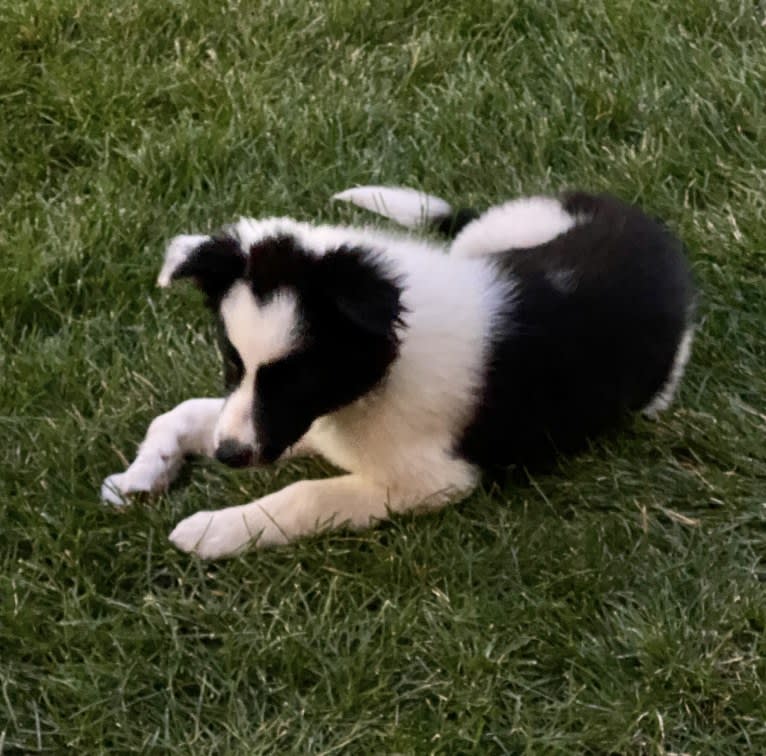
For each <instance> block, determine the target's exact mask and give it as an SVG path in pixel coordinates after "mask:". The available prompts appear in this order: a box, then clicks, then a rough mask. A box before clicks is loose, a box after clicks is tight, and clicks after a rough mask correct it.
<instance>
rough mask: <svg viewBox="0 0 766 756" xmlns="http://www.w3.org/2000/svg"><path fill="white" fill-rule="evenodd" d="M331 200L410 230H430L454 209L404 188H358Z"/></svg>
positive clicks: (429, 196) (437, 200)
mask: <svg viewBox="0 0 766 756" xmlns="http://www.w3.org/2000/svg"><path fill="white" fill-rule="evenodd" d="M332 199H334V200H340V201H341V202H351V203H352V204H354V205H358V206H359V207H363V208H364V209H365V210H370V211H371V212H373V213H377V214H378V215H382V216H384V217H385V218H390V219H391V220H392V221H395V222H396V223H398V224H399V225H400V226H406V227H407V228H418V227H420V226H429V225H431V224H432V223H433V222H434V221H438V220H439V219H441V218H447V217H449V216H450V215H451V214H452V207H451V206H450V205H449V204H448V203H447V202H445V201H444V200H443V199H440V198H439V197H434V196H433V195H432V194H425V193H424V192H419V191H417V189H408V188H406V187H403V186H357V187H354V188H353V189H346V191H344V192H338V194H334V195H333V197H332Z"/></svg>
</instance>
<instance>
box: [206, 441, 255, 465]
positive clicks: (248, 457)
mask: <svg viewBox="0 0 766 756" xmlns="http://www.w3.org/2000/svg"><path fill="white" fill-rule="evenodd" d="M215 458H216V459H217V460H218V461H219V462H223V463H224V464H225V465H228V466H229V467H247V466H248V465H251V464H252V463H253V450H252V448H251V447H249V446H247V445H246V444H241V443H239V441H234V440H233V439H230V438H227V439H225V440H224V441H221V443H220V444H218V448H217V449H216V450H215Z"/></svg>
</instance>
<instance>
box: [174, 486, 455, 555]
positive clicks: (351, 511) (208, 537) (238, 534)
mask: <svg viewBox="0 0 766 756" xmlns="http://www.w3.org/2000/svg"><path fill="white" fill-rule="evenodd" d="M444 502H445V499H444V498H443V497H442V498H440V499H439V501H438V502H437V501H436V500H434V502H433V504H434V505H439V504H441V503H444ZM416 503H418V502H416V501H415V500H414V499H413V498H412V497H406V496H404V495H401V494H396V493H395V492H393V491H391V490H389V489H387V488H386V487H385V486H381V485H379V484H376V483H373V482H371V481H368V480H367V479H365V478H363V477H361V476H360V475H344V476H341V477H337V478H329V479H327V480H302V481H299V482H298V483H293V484H292V485H289V486H287V487H286V488H283V489H282V490H281V491H277V492H276V493H273V494H269V495H268V496H264V497H263V498H261V499H258V500H257V501H254V502H252V503H250V504H245V505H244V506H239V507H228V508H227V509H220V510H218V511H217V512H207V511H203V512H197V513H196V514H193V515H192V516H191V517H187V518H186V519H185V520H182V521H181V522H180V523H179V524H178V525H177V526H176V528H175V530H174V531H173V532H172V533H171V534H170V540H171V541H172V542H173V543H174V544H175V545H176V546H177V547H178V548H179V549H181V550H182V551H187V552H190V553H194V554H197V555H198V556H200V557H202V558H203V559H220V558H223V557H231V556H235V555H236V554H239V553H241V552H242V551H244V550H246V549H247V548H249V547H251V546H256V547H258V548H263V547H266V546H277V545H280V544H285V543H288V542H289V541H292V540H294V539H296V538H298V537H300V536H304V535H309V534H311V533H316V532H319V531H322V530H327V529H335V528H339V527H342V526H344V525H346V526H349V527H352V528H355V529H360V528H366V527H369V526H370V525H371V524H373V523H374V522H375V521H376V520H384V519H386V517H387V516H388V512H389V511H402V510H404V509H408V508H410V507H411V506H413V505H414V504H416ZM428 503H431V502H428Z"/></svg>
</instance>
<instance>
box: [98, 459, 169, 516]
mask: <svg viewBox="0 0 766 756" xmlns="http://www.w3.org/2000/svg"><path fill="white" fill-rule="evenodd" d="M172 471H173V468H172V467H171V465H170V464H169V462H168V460H166V459H163V457H161V456H159V455H158V456H156V457H154V456H152V457H150V458H148V459H147V458H139V459H137V460H136V461H135V462H134V463H133V464H132V465H131V466H130V467H129V468H128V469H127V470H126V471H125V472H122V473H115V474H114V475H110V476H109V477H108V478H106V479H105V480H104V482H103V483H102V484H101V500H102V501H104V502H106V503H107V504H112V505H114V506H116V507H122V506H125V505H126V504H129V503H130V501H129V499H130V497H131V496H133V495H135V494H142V493H146V494H156V493H160V492H161V491H164V490H165V489H166V488H167V487H168V483H169V482H170V476H171V473H172Z"/></svg>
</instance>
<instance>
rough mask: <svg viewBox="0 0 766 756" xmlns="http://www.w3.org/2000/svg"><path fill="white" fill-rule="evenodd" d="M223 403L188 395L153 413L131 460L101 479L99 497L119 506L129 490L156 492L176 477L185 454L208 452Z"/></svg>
mask: <svg viewBox="0 0 766 756" xmlns="http://www.w3.org/2000/svg"><path fill="white" fill-rule="evenodd" d="M223 403H224V400H223V399H189V400H187V401H185V402H182V403H181V404H179V405H178V406H177V407H174V408H173V409H172V410H170V412H166V413H165V414H163V415H160V416H159V417H156V418H155V419H154V420H153V421H152V423H151V425H150V426H149V430H148V431H147V433H146V438H145V439H144V441H143V443H142V444H141V446H140V447H139V449H138V454H137V455H136V459H135V460H134V462H133V464H131V465H130V467H128V469H127V470H126V471H125V472H123V473H117V474H115V475H110V476H109V477H108V478H107V479H106V480H105V481H104V483H103V485H102V486H101V498H102V499H103V500H104V501H105V502H108V503H109V504H114V505H116V506H121V505H122V504H124V503H125V501H126V499H127V497H129V496H130V495H131V494H137V493H152V494H155V493H159V492H161V491H164V490H165V489H167V487H168V486H169V485H170V483H171V482H172V481H173V479H174V478H175V477H176V475H177V474H178V471H179V470H180V468H181V465H182V464H183V461H184V458H185V457H186V456H187V455H190V454H201V455H205V456H212V455H213V452H214V450H215V449H214V443H213V434H214V431H215V425H216V422H217V420H218V416H219V415H220V414H221V410H222V409H223Z"/></svg>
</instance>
